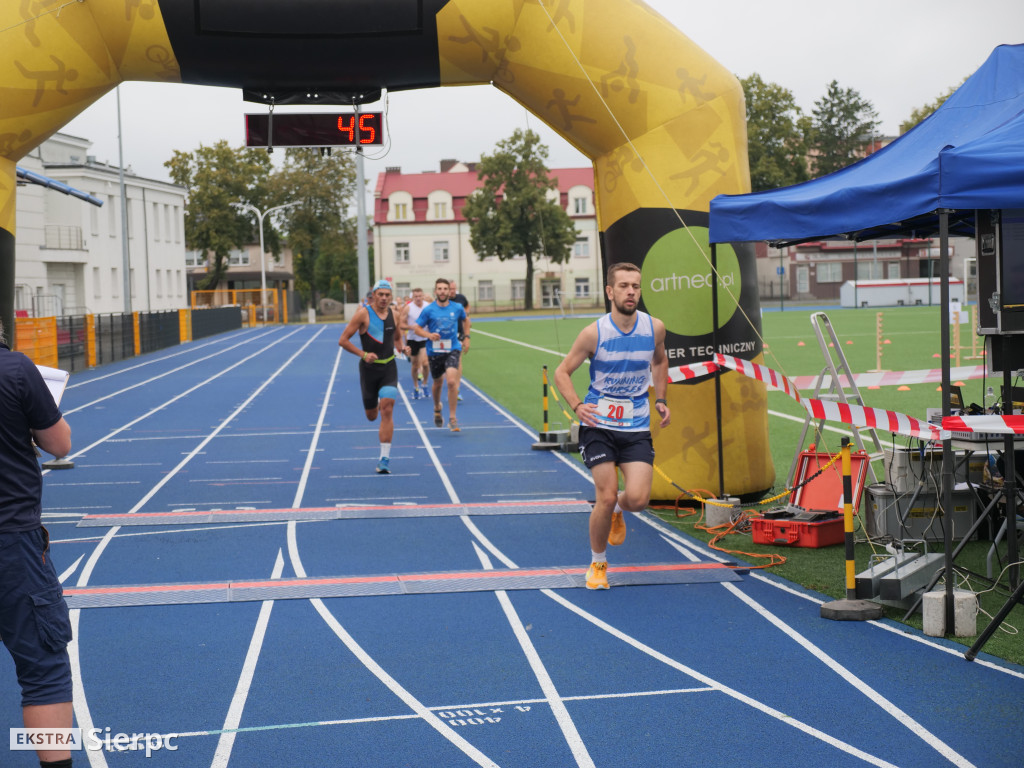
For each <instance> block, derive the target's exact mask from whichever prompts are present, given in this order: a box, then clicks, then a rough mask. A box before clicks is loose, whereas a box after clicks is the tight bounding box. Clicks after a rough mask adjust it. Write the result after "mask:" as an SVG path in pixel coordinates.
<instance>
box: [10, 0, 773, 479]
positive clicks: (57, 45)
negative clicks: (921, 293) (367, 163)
mask: <svg viewBox="0 0 1024 768" xmlns="http://www.w3.org/2000/svg"><path fill="white" fill-rule="evenodd" d="M129 80H148V81H163V82H184V83H192V84H198V85H218V86H228V87H234V88H243V89H246V90H248V91H250V92H252V93H256V94H263V95H267V96H272V97H273V99H274V102H275V103H277V104H288V103H304V99H305V95H306V94H307V93H318V94H319V99H320V101H321V102H322V103H338V101H334V100H332V96H335V95H336V96H337V97H338V99H339V100H340V99H344V98H346V95H348V94H367V93H373V92H375V91H376V90H378V89H382V88H386V89H390V90H403V89H410V88H428V87H436V86H444V85H468V84H480V83H491V84H493V85H494V86H495V87H496V88H498V89H500V90H501V91H504V92H505V93H507V94H508V95H509V96H511V97H512V98H513V99H515V100H516V101H517V102H519V103H520V104H522V105H523V106H524V107H526V108H527V109H529V110H530V111H531V112H532V113H533V114H535V115H537V116H538V118H540V119H541V120H544V121H545V122H546V123H547V124H548V125H549V126H551V127H552V128H553V129H554V130H555V131H557V132H558V133H559V134H560V135H561V136H563V137H564V138H565V139H566V140H568V141H569V142H570V143H571V144H572V145H573V146H575V147H576V148H578V149H579V150H580V151H581V152H583V153H584V154H585V155H587V156H588V157H589V158H591V160H592V161H593V164H594V174H595V189H596V202H597V212H598V223H599V228H600V231H601V237H602V253H603V258H604V260H605V263H606V264H610V263H614V262H618V261H629V262H632V263H635V264H637V265H639V266H640V267H641V270H642V275H643V306H644V308H645V309H646V310H647V311H649V312H651V313H652V314H654V315H656V316H657V317H659V318H661V319H662V320H663V321H664V322H665V325H666V327H667V328H668V330H669V340H668V346H669V353H670V362H671V364H672V365H679V364H684V363H693V362H699V361H702V360H706V359H708V358H709V357H710V355H711V354H712V352H713V345H715V344H717V347H718V349H720V350H722V351H728V352H729V353H731V354H734V355H736V356H738V357H742V358H744V359H750V360H756V361H760V360H761V359H762V351H761V345H760V340H759V337H760V332H759V331H760V328H759V309H758V299H757V285H756V279H755V266H754V254H753V249H752V248H751V247H749V246H740V245H737V246H734V247H729V246H724V247H723V246H719V248H718V253H717V270H718V276H717V282H718V288H719V290H718V295H719V307H718V313H717V315H718V316H717V327H715V322H714V319H713V313H712V298H711V297H712V285H713V282H714V279H713V277H712V271H711V268H710V263H709V261H708V254H709V248H708V239H707V223H708V215H707V211H708V206H709V202H710V200H711V198H713V197H714V196H715V195H718V194H720V193H740V192H747V191H749V188H750V182H749V171H748V167H747V154H746V146H747V144H746V125H745V115H744V100H743V92H742V89H741V87H740V85H739V83H738V81H737V80H736V78H735V77H733V76H732V75H731V74H730V73H729V72H728V71H727V70H726V69H724V68H723V67H722V66H721V65H719V64H718V63H717V62H715V61H714V60H713V59H712V58H711V57H710V56H708V55H707V54H706V53H705V52H704V51H702V50H701V49H700V48H699V47H698V46H697V45H695V44H694V43H693V42H692V41H691V40H689V39H688V38H687V37H686V36H685V35H683V34H682V33H681V32H679V31H678V30H676V29H675V28H674V27H673V26H672V25H671V24H669V23H668V22H667V21H665V19H663V18H662V17H661V16H660V15H658V14H657V13H655V12H654V11H653V10H651V9H650V8H649V7H648V6H647V5H645V4H644V3H643V2H640V1H639V0H418V1H417V2H412V1H411V0H373V2H359V1H355V0H162V1H161V2H156V0H25V1H24V2H4V3H0V83H2V85H0V317H2V318H3V319H4V320H5V325H7V326H8V327H10V326H11V325H12V316H13V302H14V283H15V280H14V269H15V266H14V237H15V190H16V183H15V164H16V163H17V161H18V160H19V159H20V158H21V157H23V156H24V155H25V154H26V153H28V152H29V151H31V150H32V149H34V148H35V147H37V146H39V145H40V144H41V143H42V142H43V141H44V140H46V139H47V138H48V137H49V136H51V135H52V134H53V133H54V132H56V131H57V130H58V129H59V128H60V127H61V126H63V125H64V124H65V123H67V122H68V121H69V120H71V119H72V118H73V117H75V116H76V115H78V114H79V113H81V112H82V111H83V110H84V109H85V108H86V107H88V106H89V105H90V104H92V103H93V102H94V101H96V100H97V99H98V98H100V97H101V96H102V95H103V94H105V93H107V92H108V91H110V90H111V89H112V88H114V87H115V86H117V85H118V84H119V83H121V82H124V81H129ZM305 103H308V102H305ZM189 119H195V120H201V119H202V115H194V116H191V117H190V118H189ZM719 387H720V391H717V392H716V388H719ZM719 403H720V404H721V427H720V428H719V427H718V421H719V420H718V418H717V416H718V404H719ZM669 405H670V407H671V408H672V412H673V418H672V426H671V427H670V428H669V429H666V430H664V431H663V432H661V433H657V432H656V433H655V448H656V450H657V453H658V465H659V467H660V468H661V469H662V470H663V471H664V472H665V473H666V474H667V475H668V476H669V477H671V478H672V480H673V481H674V482H675V483H676V484H678V485H681V486H683V487H686V488H694V489H697V488H700V489H706V490H709V491H711V492H714V493H719V492H722V491H725V492H728V493H730V494H751V493H756V492H758V491H762V490H765V489H767V488H770V487H771V486H772V484H773V482H774V469H773V467H772V462H771V457H770V453H769V450H768V424H767V400H766V393H765V390H764V388H763V386H762V385H760V384H759V383H757V382H753V381H752V380H750V379H746V378H744V377H742V376H739V375H737V374H735V373H726V374H724V375H722V376H721V378H719V379H715V378H709V379H705V380H698V381H695V382H692V383H687V384H678V385H674V386H671V387H670V388H669ZM720 446H721V454H722V456H723V459H722V463H721V466H720V462H719V447H720ZM720 477H724V488H723V487H722V486H721V485H720ZM677 495H678V494H677V491H676V490H675V489H674V488H673V487H672V485H671V484H670V483H669V482H668V481H666V480H664V479H663V478H661V477H660V476H658V475H656V476H655V487H654V491H653V497H654V498H656V499H674V498H676V496H677Z"/></svg>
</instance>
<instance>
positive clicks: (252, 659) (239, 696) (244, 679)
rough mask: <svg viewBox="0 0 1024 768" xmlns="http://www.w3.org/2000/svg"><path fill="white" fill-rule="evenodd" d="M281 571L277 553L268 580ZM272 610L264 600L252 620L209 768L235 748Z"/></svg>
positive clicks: (221, 765) (223, 762)
mask: <svg viewBox="0 0 1024 768" xmlns="http://www.w3.org/2000/svg"><path fill="white" fill-rule="evenodd" d="M282 571H284V556H283V555H282V553H281V550H280V549H278V550H277V559H276V560H275V561H274V570H273V572H272V573H271V574H270V578H271V579H280V578H281V573H282ZM273 609H274V601H273V600H264V601H263V604H262V605H261V606H260V615H259V617H258V618H257V619H256V627H255V628H254V629H253V633H252V638H251V639H250V640H249V650H248V651H247V652H246V654H245V662H244V663H243V664H242V674H241V675H239V677H238V685H237V686H235V693H234V695H233V696H232V697H231V704H230V705H229V706H228V714H227V717H225V718H224V727H223V731H222V732H221V734H220V738H219V739H218V740H217V751H216V752H215V753H214V755H213V761H212V762H211V763H210V768H226V766H227V764H228V761H229V760H230V759H231V750H232V749H233V748H234V746H235V737H236V736H237V735H238V734H237V728H238V726H239V724H240V723H241V722H242V711H243V710H244V709H245V702H246V700H247V699H248V698H249V688H250V686H251V685H252V679H253V675H255V673H256V662H257V661H259V658H260V651H261V650H262V649H263V640H264V638H265V637H266V635H267V625H269V624H270V612H271V611H272V610H273Z"/></svg>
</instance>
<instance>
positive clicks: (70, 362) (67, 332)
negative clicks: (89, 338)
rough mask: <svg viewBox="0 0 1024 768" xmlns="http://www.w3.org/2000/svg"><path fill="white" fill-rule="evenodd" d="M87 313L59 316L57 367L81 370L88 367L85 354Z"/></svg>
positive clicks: (66, 369) (67, 369)
mask: <svg viewBox="0 0 1024 768" xmlns="http://www.w3.org/2000/svg"><path fill="white" fill-rule="evenodd" d="M85 333H86V324H85V315H68V316H66V317H58V318H57V367H58V368H62V369H63V370H65V371H81V370H84V369H85V368H87V367H88V365H89V361H88V359H87V358H86V354H85Z"/></svg>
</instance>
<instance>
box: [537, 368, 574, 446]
mask: <svg viewBox="0 0 1024 768" xmlns="http://www.w3.org/2000/svg"><path fill="white" fill-rule="evenodd" d="M541 378H542V393H543V394H542V404H543V409H544V413H543V417H544V418H543V424H544V429H543V431H542V432H541V433H540V434H539V435H538V436H537V438H538V439H537V442H536V443H534V444H533V446H532V448H533V450H535V451H555V450H559V449H561V448H562V446H563V445H565V444H566V443H567V442H568V441H569V430H567V429H561V430H557V431H554V432H552V431H551V425H550V423H549V421H548V367H547V366H546V365H545V366H544V371H543V374H542V376H541Z"/></svg>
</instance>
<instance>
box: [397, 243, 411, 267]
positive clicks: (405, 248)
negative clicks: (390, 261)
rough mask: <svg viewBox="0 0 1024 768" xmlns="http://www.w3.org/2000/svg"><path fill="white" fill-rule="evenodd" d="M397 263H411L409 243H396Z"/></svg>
mask: <svg viewBox="0 0 1024 768" xmlns="http://www.w3.org/2000/svg"><path fill="white" fill-rule="evenodd" d="M395 263H396V264H408V263H409V244H408V243H395Z"/></svg>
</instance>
